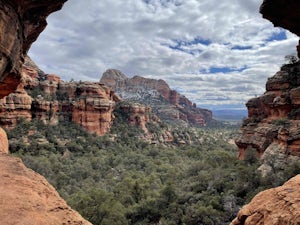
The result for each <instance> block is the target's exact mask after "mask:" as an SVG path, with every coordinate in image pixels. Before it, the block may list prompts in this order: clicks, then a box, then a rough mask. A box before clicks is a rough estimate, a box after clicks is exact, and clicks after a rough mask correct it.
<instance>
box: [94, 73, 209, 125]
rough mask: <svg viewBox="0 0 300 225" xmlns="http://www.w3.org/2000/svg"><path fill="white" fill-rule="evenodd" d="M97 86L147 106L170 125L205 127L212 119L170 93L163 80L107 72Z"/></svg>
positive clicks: (184, 99) (174, 93)
mask: <svg viewBox="0 0 300 225" xmlns="http://www.w3.org/2000/svg"><path fill="white" fill-rule="evenodd" d="M100 83H103V84H105V85H107V86H108V87H110V88H111V89H113V90H114V91H115V92H116V93H117V94H119V95H120V96H121V97H122V98H123V99H124V100H128V101H132V102H137V103H141V104H146V105H149V106H150V107H151V108H152V110H153V112H154V113H156V114H157V115H158V116H159V117H160V118H161V119H162V120H166V121H168V122H171V123H177V124H178V123H179V124H181V125H182V124H185V125H187V124H190V125H196V126H197V125H199V126H205V125H206V124H207V122H208V121H210V120H211V119H212V113H211V111H209V110H206V109H201V108H197V107H196V104H193V103H192V102H191V101H190V100H189V99H188V98H186V97H185V96H183V95H181V94H179V93H178V92H177V91H175V90H171V89H170V87H169V85H168V84H167V83H166V82H165V81H164V80H155V79H149V78H144V77H140V76H134V77H132V78H128V77H127V76H126V75H124V74H123V73H122V72H120V71H118V70H114V69H109V70H107V71H106V72H104V73H103V75H102V78H101V80H100Z"/></svg>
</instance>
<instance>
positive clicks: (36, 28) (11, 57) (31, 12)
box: [0, 0, 66, 98]
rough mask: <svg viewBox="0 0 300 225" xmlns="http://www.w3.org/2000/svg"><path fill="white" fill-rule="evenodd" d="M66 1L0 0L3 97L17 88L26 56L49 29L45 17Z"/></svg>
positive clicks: (0, 57) (0, 95) (0, 55)
mask: <svg viewBox="0 0 300 225" xmlns="http://www.w3.org/2000/svg"><path fill="white" fill-rule="evenodd" d="M64 2H66V0H45V1H31V0H22V1H21V0H11V1H6V0H0V86H1V89H0V98H2V97H4V96H6V95H8V94H9V93H10V92H12V91H14V90H15V89H16V88H17V86H18V84H19V83H20V79H21V76H20V70H21V66H22V63H23V61H24V56H25V55H26V53H27V51H28V49H29V47H30V46H31V44H32V42H34V41H35V40H36V39H37V37H38V36H39V34H40V33H41V32H42V31H43V29H44V28H45V27H46V25H47V22H46V17H47V16H48V15H49V14H50V13H52V12H54V11H56V10H59V9H60V8H61V7H62V5H63V4H64Z"/></svg>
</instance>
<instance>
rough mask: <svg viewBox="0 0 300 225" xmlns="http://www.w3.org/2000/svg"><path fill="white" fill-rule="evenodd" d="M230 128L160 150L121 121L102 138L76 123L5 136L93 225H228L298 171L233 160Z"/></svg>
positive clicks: (36, 126)
mask: <svg viewBox="0 0 300 225" xmlns="http://www.w3.org/2000/svg"><path fill="white" fill-rule="evenodd" d="M232 131H234V132H235V130H232V129H221V128H218V129H197V130H194V131H193V132H197V134H198V136H201V137H202V144H200V143H197V145H192V144H191V145H187V144H186V145H181V144H180V143H178V145H170V146H166V145H165V146H162V145H155V144H149V143H146V142H143V141H141V139H138V138H137V136H138V135H139V134H140V133H141V132H142V131H141V130H139V129H138V128H136V127H129V126H127V125H125V124H122V123H118V124H115V127H114V128H113V129H112V133H111V134H110V135H106V136H103V137H98V136H96V135H91V134H89V133H87V132H85V131H84V130H83V129H82V128H80V127H79V126H78V125H76V124H72V123H63V122H60V123H59V124H58V125H55V126H49V125H47V126H46V125H44V124H43V123H42V122H41V121H38V120H33V121H32V122H30V123H29V122H26V121H22V122H21V123H20V124H19V125H18V126H17V127H16V128H15V129H13V130H11V131H9V132H8V136H9V139H10V151H11V152H12V153H14V154H16V155H18V156H20V157H21V158H22V159H23V160H24V162H25V164H26V165H27V166H28V167H30V168H32V169H34V170H35V171H37V172H39V173H40V174H42V175H43V176H45V177H46V178H47V179H48V180H49V181H50V182H51V183H52V184H53V185H54V186H55V187H56V189H57V190H58V192H59V193H60V194H61V196H62V197H63V198H65V199H66V200H67V202H68V203H69V204H70V205H71V206H72V207H73V208H74V209H76V210H78V211H79V212H80V213H81V214H82V215H83V216H84V217H85V218H86V219H88V220H89V221H91V222H92V223H93V224H95V225H97V224H99V225H100V224H101V225H108V224H109V225H111V224H114V225H118V224H120V225H121V224H122V225H123V224H125V225H126V224H130V225H131V224H132V225H133V224H139V225H142V224H158V223H159V224H186V225H193V224H195V225H196V224H208V225H209V224H228V223H229V222H230V221H231V220H232V219H233V218H234V217H235V215H236V213H237V211H238V210H239V208H240V207H241V206H243V205H244V204H245V203H246V202H247V201H248V200H250V199H251V198H252V197H253V196H254V194H256V193H257V192H259V191H261V190H263V189H265V188H267V187H271V186H275V185H279V184H281V183H282V182H284V181H286V180H287V179H288V178H290V177H292V176H293V175H294V174H296V173H298V172H299V166H298V165H290V166H289V167H286V168H285V170H282V171H278V172H277V174H274V176H270V177H266V178H262V177H260V175H259V174H258V173H257V172H256V171H257V170H256V168H257V167H258V162H257V161H256V160H255V158H254V157H253V156H251V155H250V156H247V157H246V158H247V159H246V160H245V161H237V160H236V149H235V147H234V146H232V145H230V144H228V138H229V137H230V135H231V134H232ZM180 132H187V133H188V132H190V131H189V130H186V131H183V130H180ZM121 134H122V135H121ZM120 137H122V138H120ZM249 152H250V151H249Z"/></svg>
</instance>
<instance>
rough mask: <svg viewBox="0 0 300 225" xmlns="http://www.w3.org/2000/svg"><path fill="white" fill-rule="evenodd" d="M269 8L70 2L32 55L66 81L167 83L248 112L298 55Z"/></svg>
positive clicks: (130, 0) (233, 2) (213, 2)
mask: <svg viewBox="0 0 300 225" xmlns="http://www.w3.org/2000/svg"><path fill="white" fill-rule="evenodd" d="M261 3H262V0H230V1H219V0H113V1H112V0H101V1H99V0H85V1H83V0H69V1H68V2H67V3H66V4H65V5H64V7H63V9H62V10H61V11H59V12H56V13H54V14H52V15H51V16H50V17H49V18H48V26H47V28H46V30H45V31H44V32H43V33H42V34H41V35H40V37H39V39H38V40H37V41H36V42H35V43H34V44H33V46H32V48H31V50H30V52H29V55H30V56H31V57H32V59H33V60H34V61H35V62H36V63H37V64H38V65H39V67H40V68H41V69H42V70H44V71H45V72H46V73H55V74H58V75H59V76H60V77H61V78H62V79H63V80H65V81H69V80H71V79H74V80H89V81H99V79H100V78H101V76H102V73H103V72H104V71H105V70H106V69H108V68H114V69H119V70H121V71H122V72H123V73H124V74H126V75H127V76H129V77H132V76H134V75H141V76H145V77H151V78H154V79H164V80H166V81H167V82H168V84H169V85H170V86H171V88H172V89H176V90H177V91H179V92H180V93H182V94H184V95H185V96H187V97H188V98H190V99H191V100H192V101H193V102H195V103H197V106H199V107H206V108H209V109H229V108H232V109H240V108H244V104H245V103H246V101H247V100H248V99H250V98H252V97H254V96H256V95H260V94H262V93H263V92H264V91H265V82H266V80H267V78H268V77H270V76H272V75H273V74H275V72H276V71H277V70H278V69H279V67H280V66H281V65H282V64H283V63H284V56H285V55H291V54H293V55H295V54H296V50H295V49H296V47H295V46H296V45H297V42H298V39H297V37H296V36H294V35H293V34H291V33H289V32H287V31H284V30H281V29H279V28H274V27H273V25H272V24H271V23H270V22H269V21H267V20H264V19H262V17H261V15H260V14H259V12H258V11H259V6H260V4H261Z"/></svg>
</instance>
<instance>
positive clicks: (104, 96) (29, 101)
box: [0, 57, 120, 135]
mask: <svg viewBox="0 0 300 225" xmlns="http://www.w3.org/2000/svg"><path fill="white" fill-rule="evenodd" d="M21 74H22V79H21V81H22V83H21V84H20V85H19V86H18V88H17V90H16V91H15V92H13V93H11V94H10V95H8V96H6V97H4V98H3V99H1V100H0V125H1V126H3V127H5V128H8V129H9V128H13V127H14V126H15V125H16V124H17V122H18V120H20V119H22V118H23V119H26V120H28V121H30V120H31V119H33V118H37V119H39V120H42V121H44V122H45V123H49V124H56V123H57V122H58V121H60V120H63V121H73V122H75V123H78V124H79V125H80V126H82V127H84V128H85V129H86V130H87V131H89V132H91V133H96V134H98V135H103V134H105V133H107V132H108V131H109V130H110V127H111V125H112V122H113V119H114V116H113V110H114V105H115V102H117V101H120V98H119V97H118V96H117V95H116V94H114V92H113V91H111V90H110V89H109V88H108V87H106V86H103V85H100V84H99V83H92V82H63V81H62V80H61V79H60V77H59V76H57V75H55V74H50V75H46V74H44V73H43V72H42V71H40V70H39V69H38V67H37V66H36V65H35V64H34V63H33V62H32V61H31V60H30V58H28V57H26V60H25V64H24V66H23V68H22V73H21Z"/></svg>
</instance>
